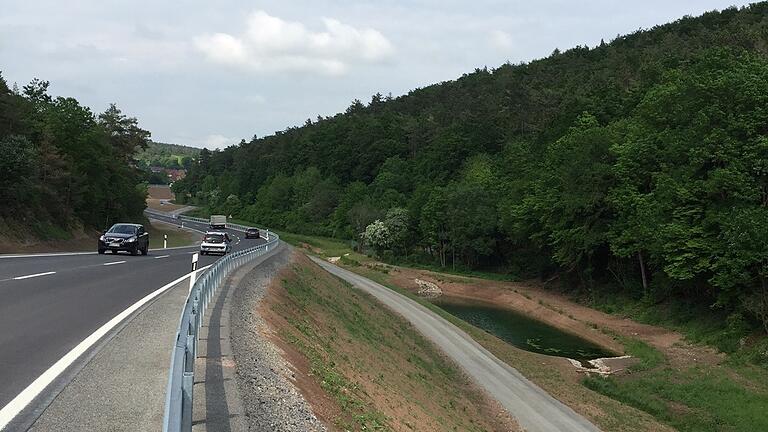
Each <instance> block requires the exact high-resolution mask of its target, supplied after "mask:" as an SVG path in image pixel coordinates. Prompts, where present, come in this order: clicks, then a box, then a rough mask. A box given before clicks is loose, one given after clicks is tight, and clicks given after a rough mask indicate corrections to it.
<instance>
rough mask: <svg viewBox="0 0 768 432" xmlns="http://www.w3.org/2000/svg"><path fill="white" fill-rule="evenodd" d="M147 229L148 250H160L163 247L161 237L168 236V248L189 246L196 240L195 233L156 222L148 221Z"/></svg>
mask: <svg viewBox="0 0 768 432" xmlns="http://www.w3.org/2000/svg"><path fill="white" fill-rule="evenodd" d="M146 227H147V232H148V233H149V247H150V249H160V248H162V247H163V235H167V236H168V247H169V248H170V247H179V246H191V245H194V244H195V243H196V242H197V241H198V240H199V236H198V234H197V233H193V232H190V231H187V230H182V229H181V228H179V227H177V226H175V225H172V224H167V223H163V222H158V221H154V220H153V221H150V223H149V224H148V225H146Z"/></svg>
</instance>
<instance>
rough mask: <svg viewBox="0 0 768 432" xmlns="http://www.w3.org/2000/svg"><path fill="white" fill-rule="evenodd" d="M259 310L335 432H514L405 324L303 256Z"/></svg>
mask: <svg viewBox="0 0 768 432" xmlns="http://www.w3.org/2000/svg"><path fill="white" fill-rule="evenodd" d="M264 307H265V308H266V309H267V310H266V313H265V315H266V317H267V320H268V321H269V322H270V324H271V326H272V328H274V329H275V331H276V335H277V337H278V338H279V341H278V343H279V344H280V345H281V348H283V350H284V351H285V352H286V356H287V357H288V358H289V359H290V360H291V363H292V364H293V365H294V367H296V369H297V378H296V382H297V383H298V385H299V387H300V388H301V390H302V393H304V394H305V395H307V394H309V395H314V397H310V398H309V399H310V401H311V402H312V404H313V409H314V410H315V412H317V414H318V416H319V417H320V418H321V419H323V420H325V421H326V422H327V423H329V424H330V425H332V428H333V429H335V430H345V431H346V430H355V431H363V430H393V431H411V430H419V431H449V430H461V431H486V430H489V431H490V430H497V431H508V430H515V428H516V425H515V424H514V422H513V421H512V420H511V419H510V418H509V417H508V416H507V415H506V413H505V412H504V411H503V410H502V409H500V408H498V406H497V405H496V404H495V402H492V401H489V400H488V399H487V398H486V397H485V396H484V394H483V393H482V392H481V391H479V390H478V389H477V388H475V387H474V386H473V385H472V384H471V383H470V382H469V380H468V379H467V378H466V377H465V376H463V375H462V374H461V373H460V371H459V369H458V368H457V366H455V365H454V364H452V363H451V362H450V361H448V360H446V359H445V358H444V357H443V355H442V354H441V353H440V351H439V350H438V349H437V348H435V347H434V346H433V345H432V344H431V343H429V342H428V341H427V340H426V339H424V337H423V336H421V334H420V333H418V331H416V330H415V329H414V328H413V327H412V326H411V325H410V324H409V323H408V322H407V321H405V320H404V319H403V318H401V317H400V316H398V315H396V314H394V313H392V312H390V311H389V309H387V308H384V307H382V306H381V304H380V303H378V302H377V301H376V300H375V299H374V298H372V297H371V296H369V295H368V294H366V293H364V292H362V291H359V290H357V289H354V288H353V287H352V286H351V285H350V284H348V283H346V282H343V281H341V280H340V279H337V278H335V277H333V276H331V275H330V274H328V273H326V272H325V271H323V270H322V269H320V268H319V267H318V266H317V265H316V264H314V263H312V262H310V261H309V260H308V259H307V258H306V257H304V256H303V255H301V254H297V255H296V256H295V259H294V261H293V263H292V264H291V265H290V266H289V267H288V268H286V269H285V270H283V271H282V272H281V273H280V275H279V278H278V279H277V280H276V282H275V286H273V287H272V289H271V290H270V296H269V298H268V300H267V306H264ZM318 393H322V394H323V395H324V396H319V395H318Z"/></svg>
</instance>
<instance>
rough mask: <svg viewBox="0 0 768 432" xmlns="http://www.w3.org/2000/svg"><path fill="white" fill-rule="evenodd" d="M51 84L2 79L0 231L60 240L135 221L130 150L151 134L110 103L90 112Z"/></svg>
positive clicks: (141, 195) (137, 199)
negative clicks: (10, 83)
mask: <svg viewBox="0 0 768 432" xmlns="http://www.w3.org/2000/svg"><path fill="white" fill-rule="evenodd" d="M48 85H49V83H48V82H47V81H41V80H37V79H35V80H33V81H32V82H30V83H29V84H28V85H25V86H23V88H22V89H21V90H19V89H18V88H17V87H16V86H15V85H14V86H13V88H9V86H8V84H7V83H6V81H5V80H4V79H3V78H2V76H0V154H2V156H3V157H2V158H0V185H1V186H0V200H1V201H2V203H3V204H2V205H1V206H0V232H2V233H3V234H5V235H9V236H11V237H14V236H16V235H22V236H23V235H30V234H32V235H36V236H38V237H42V238H61V237H66V236H67V235H68V233H69V232H71V231H72V230H76V229H83V228H86V229H88V228H92V229H101V228H104V227H105V226H108V225H110V224H111V223H113V222H115V221H118V220H139V219H140V218H141V217H142V211H143V210H144V207H145V197H146V184H145V183H144V176H145V175H144V173H143V172H142V171H140V170H139V169H138V168H137V167H136V163H135V160H134V153H135V151H136V148H137V147H145V146H146V143H147V140H148V139H149V132H147V131H145V130H143V129H141V128H140V127H139V126H138V122H137V120H136V119H135V118H131V117H127V116H126V115H124V114H123V113H122V112H121V111H120V110H119V109H118V108H117V107H116V106H115V105H110V107H109V108H108V109H107V110H106V111H104V112H103V113H100V114H94V113H93V112H92V111H91V110H90V109H89V108H88V107H85V106H82V105H81V104H80V103H79V102H78V101H77V100H75V99H74V98H69V97H56V98H54V97H52V96H50V95H49V94H48ZM30 230H32V232H31V233H30ZM14 233H15V234H14Z"/></svg>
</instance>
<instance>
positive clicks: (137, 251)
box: [131, 246, 139, 256]
mask: <svg viewBox="0 0 768 432" xmlns="http://www.w3.org/2000/svg"><path fill="white" fill-rule="evenodd" d="M138 254H139V247H138V246H137V247H135V248H133V249H131V255H133V256H136V255H138Z"/></svg>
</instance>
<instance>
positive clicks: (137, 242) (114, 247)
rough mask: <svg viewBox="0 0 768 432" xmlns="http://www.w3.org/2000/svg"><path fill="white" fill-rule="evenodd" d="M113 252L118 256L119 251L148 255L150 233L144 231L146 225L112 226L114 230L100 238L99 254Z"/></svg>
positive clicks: (121, 224) (126, 224) (109, 230)
mask: <svg viewBox="0 0 768 432" xmlns="http://www.w3.org/2000/svg"><path fill="white" fill-rule="evenodd" d="M108 250H109V251H112V253H113V254H116V253H117V252H118V251H126V252H130V253H131V255H138V254H139V252H141V254H142V255H146V254H147V252H148V251H149V233H147V231H146V230H145V229H144V225H140V224H131V223H118V224H114V225H112V228H110V229H108V230H107V231H106V232H104V235H102V236H101V237H99V253H100V254H103V253H104V252H106V251H108Z"/></svg>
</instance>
